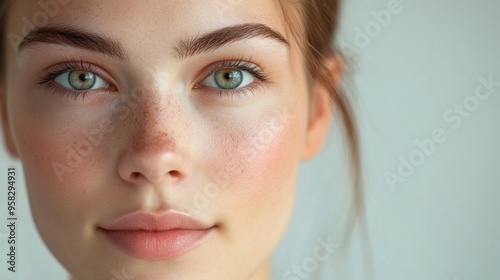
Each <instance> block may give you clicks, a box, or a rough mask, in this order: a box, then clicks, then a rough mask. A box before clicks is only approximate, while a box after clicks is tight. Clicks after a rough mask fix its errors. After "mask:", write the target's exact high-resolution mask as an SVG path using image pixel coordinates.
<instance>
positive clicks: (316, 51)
mask: <svg viewBox="0 0 500 280" xmlns="http://www.w3.org/2000/svg"><path fill="white" fill-rule="evenodd" d="M279 2H280V5H281V7H282V10H283V16H284V18H285V21H286V23H287V26H288V29H289V30H288V31H289V32H290V33H291V34H292V36H293V37H294V38H295V39H296V40H297V41H298V42H300V44H299V47H300V48H301V51H302V53H303V55H304V57H305V63H306V69H307V75H308V80H309V84H310V85H312V84H314V83H319V84H320V85H321V86H323V87H324V88H325V89H326V90H327V91H328V94H329V97H330V100H331V102H332V103H333V106H334V108H336V109H337V110H334V112H336V113H337V112H338V113H337V114H338V117H339V119H340V121H341V122H342V126H343V128H344V132H345V135H346V140H347V143H348V146H349V151H350V158H351V166H352V171H353V172H352V177H353V185H352V189H351V193H352V195H351V201H350V204H349V207H348V209H345V210H346V212H345V215H344V217H342V218H343V219H344V220H345V224H343V225H341V228H343V236H342V237H341V240H339V241H341V242H342V244H347V243H349V241H350V239H351V237H352V235H353V231H354V228H355V225H356V222H358V227H359V229H360V233H361V237H362V241H363V243H362V247H363V249H364V250H363V253H364V257H365V258H364V261H365V263H364V264H365V266H366V269H367V274H368V275H367V277H369V278H371V277H373V278H375V275H374V271H373V264H372V256H371V245H370V242H369V240H368V230H367V228H366V214H365V203H364V191H363V182H362V170H361V155H360V143H359V135H358V130H357V125H356V120H355V116H354V114H353V110H352V104H351V103H352V101H351V98H350V96H348V95H347V94H346V91H345V90H343V89H342V85H340V84H339V83H338V81H334V80H333V79H332V78H331V74H330V72H329V71H328V69H327V66H326V65H325V62H326V60H327V59H328V58H332V57H337V58H340V59H339V60H336V61H337V63H339V62H343V61H345V60H346V57H344V56H343V55H342V53H341V51H340V50H339V49H337V48H336V47H335V46H334V44H333V40H334V39H335V35H336V32H337V29H338V18H339V9H340V0H279ZM298 23H299V24H301V25H300V26H298ZM338 67H342V66H338ZM343 72H344V73H345V70H344V71H343ZM344 77H345V75H344ZM344 250H345V248H344Z"/></svg>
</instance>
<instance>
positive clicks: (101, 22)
mask: <svg viewBox="0 0 500 280" xmlns="http://www.w3.org/2000/svg"><path fill="white" fill-rule="evenodd" d="M7 19H8V20H7V26H6V28H7V30H8V32H13V33H14V34H19V35H22V34H23V32H25V30H27V29H30V28H34V27H35V26H36V27H45V26H76V27H82V28H85V29H86V30H91V31H94V32H96V33H101V34H106V35H108V36H110V37H112V38H114V39H117V40H119V41H122V42H127V41H130V46H131V47H137V46H140V45H150V44H151V43H152V41H153V40H151V39H152V38H155V39H160V40H155V41H157V42H158V41H160V44H163V45H165V44H166V43H169V41H175V40H176V39H178V38H182V37H183V36H184V37H185V36H195V35H199V34H204V33H207V32H209V31H212V30H215V29H219V28H223V27H227V26H230V25H236V24H242V23H263V24H266V25H268V26H269V27H271V28H272V29H274V30H276V31H278V32H280V33H281V34H283V36H284V37H287V36H286V28H285V21H284V19H283V16H282V13H281V8H280V6H279V3H278V1H276V0H252V1H246V0H203V1H200V0H141V1H137V0H86V1H71V0H53V1H39V0H21V1H14V4H13V5H12V6H11V8H10V10H9V15H8V17H7ZM287 39H288V38H287Z"/></svg>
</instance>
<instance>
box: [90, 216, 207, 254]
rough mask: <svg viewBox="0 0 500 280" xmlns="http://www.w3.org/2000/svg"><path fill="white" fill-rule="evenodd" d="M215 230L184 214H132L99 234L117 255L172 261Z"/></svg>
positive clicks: (114, 222) (101, 229)
mask: <svg viewBox="0 0 500 280" xmlns="http://www.w3.org/2000/svg"><path fill="white" fill-rule="evenodd" d="M215 227H216V226H214V225H210V224H208V223H204V222H202V221H199V220H197V219H195V218H193V217H191V216H189V215H187V214H184V213H181V212H177V211H168V212H164V213H162V214H154V213H149V212H134V213H131V214H127V215H125V216H122V217H120V218H118V219H116V220H114V221H112V222H111V223H109V224H107V225H105V226H102V227H99V230H100V231H101V232H102V233H104V235H105V236H106V237H107V238H108V239H109V240H110V241H111V242H112V243H113V244H114V245H115V246H117V247H118V248H119V249H120V250H121V251H123V252H124V253H126V254H127V255H129V256H131V257H133V258H137V259H143V260H160V259H174V258H177V257H179V256H181V255H183V254H185V253H187V252H188V251H191V250H193V249H195V248H196V247H198V246H199V245H201V244H202V243H203V242H204V241H205V240H206V239H207V237H208V235H209V234H210V233H211V232H212V231H214V229H215Z"/></svg>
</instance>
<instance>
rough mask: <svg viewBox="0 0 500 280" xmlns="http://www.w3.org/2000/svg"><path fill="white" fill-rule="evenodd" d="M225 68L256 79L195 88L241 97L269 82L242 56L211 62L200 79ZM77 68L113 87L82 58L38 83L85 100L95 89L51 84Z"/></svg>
mask: <svg viewBox="0 0 500 280" xmlns="http://www.w3.org/2000/svg"><path fill="white" fill-rule="evenodd" d="M226 68H231V69H237V70H241V71H247V72H248V73H250V74H252V75H253V76H254V77H255V78H256V79H255V81H254V82H252V83H251V84H250V85H249V86H246V87H244V88H239V89H232V90H224V89H216V88H211V87H205V86H201V85H199V83H198V84H196V85H195V89H201V88H203V90H208V91H211V93H212V94H216V95H218V96H219V97H223V96H224V95H225V96H226V97H241V96H244V95H246V94H250V93H254V92H255V91H256V90H257V89H259V87H260V86H262V85H263V84H266V83H269V77H268V76H267V75H266V74H265V72H264V71H263V70H262V69H261V68H260V67H258V66H257V65H255V64H253V63H250V62H247V60H246V59H244V58H243V57H239V58H236V59H234V60H225V61H220V62H217V63H215V64H213V66H210V67H209V70H208V74H206V75H205V76H204V78H203V79H202V80H201V81H204V80H205V79H207V78H208V77H209V76H210V75H211V74H213V73H214V72H216V71H219V70H222V69H226ZM77 70H83V71H88V72H91V73H94V74H95V75H97V76H99V77H100V78H101V79H103V80H104V81H106V83H108V84H109V85H110V88H107V90H112V89H114V87H113V86H112V85H111V84H112V83H110V82H109V81H107V79H105V78H103V76H106V75H104V74H103V73H102V71H100V70H98V69H96V68H95V67H93V66H92V64H90V63H86V62H84V61H83V60H80V61H77V60H67V61H65V62H63V63H61V64H58V65H56V66H55V67H54V68H53V69H51V70H49V71H48V72H47V73H46V74H45V75H44V76H43V77H40V79H39V81H38V84H40V85H47V86H49V89H50V90H51V91H53V92H54V93H58V94H61V95H63V96H67V97H71V96H73V97H74V98H75V100H76V99H77V98H78V97H81V98H82V100H85V99H86V98H87V94H88V93H90V92H92V91H96V90H87V91H74V90H70V89H66V88H65V87H62V86H59V85H54V84H52V83H53V82H54V80H55V79H56V78H57V77H59V76H60V75H62V74H64V73H66V72H69V71H77Z"/></svg>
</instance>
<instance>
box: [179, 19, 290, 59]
mask: <svg viewBox="0 0 500 280" xmlns="http://www.w3.org/2000/svg"><path fill="white" fill-rule="evenodd" d="M256 37H262V38H269V39H273V40H276V41H278V42H279V43H282V44H284V45H286V46H287V47H289V46H290V43H288V41H287V40H286V39H285V37H283V35H281V34H280V33H279V32H277V31H274V30H273V29H272V28H270V27H268V26H267V25H265V24H260V23H247V24H240V25H234V26H228V27H224V28H221V29H218V30H215V31H213V32H210V33H208V34H206V35H202V36H196V37H193V38H186V39H181V40H180V41H179V42H178V43H177V45H176V46H175V47H174V51H175V54H176V57H177V58H178V59H185V58H187V57H190V56H194V55H196V54H201V53H204V52H208V51H211V50H214V49H217V48H220V47H222V46H223V45H226V44H230V43H233V42H236V41H240V40H245V39H250V38H256Z"/></svg>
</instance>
